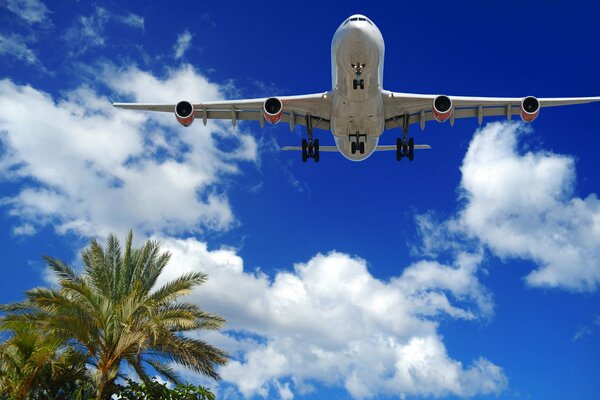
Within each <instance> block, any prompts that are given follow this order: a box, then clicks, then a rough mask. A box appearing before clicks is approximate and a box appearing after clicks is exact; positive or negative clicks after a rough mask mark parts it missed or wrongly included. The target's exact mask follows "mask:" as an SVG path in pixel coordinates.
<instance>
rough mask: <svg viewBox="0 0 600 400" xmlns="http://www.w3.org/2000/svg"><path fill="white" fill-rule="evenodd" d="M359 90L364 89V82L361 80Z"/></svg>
mask: <svg viewBox="0 0 600 400" xmlns="http://www.w3.org/2000/svg"><path fill="white" fill-rule="evenodd" d="M360 88H361V89H364V88H365V80H364V79H361V80H360Z"/></svg>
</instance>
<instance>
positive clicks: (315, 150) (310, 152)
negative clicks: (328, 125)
mask: <svg viewBox="0 0 600 400" xmlns="http://www.w3.org/2000/svg"><path fill="white" fill-rule="evenodd" d="M306 132H307V133H308V140H306V139H302V162H306V161H307V160H308V159H309V158H312V159H313V160H315V162H319V160H320V158H321V157H320V154H319V139H315V140H314V141H313V126H312V116H311V115H307V116H306Z"/></svg>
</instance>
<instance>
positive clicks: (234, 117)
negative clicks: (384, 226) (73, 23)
mask: <svg viewBox="0 0 600 400" xmlns="http://www.w3.org/2000/svg"><path fill="white" fill-rule="evenodd" d="M384 50H385V46H384V42H383V36H382V35H381V32H380V31H379V29H378V28H377V26H376V25H375V24H374V23H373V22H372V21H371V20H370V19H369V18H367V17H365V16H364V15H361V14H355V15H352V16H350V17H349V18H347V19H346V20H345V21H343V22H342V23H341V25H340V26H339V28H338V29H337V30H336V32H335V34H334V36H333V40H332V42H331V76H332V89H331V90H329V91H326V92H322V93H315V94H307V95H299V96H276V97H269V98H261V99H246V100H231V101H228V100H226V101H210V102H201V103H192V102H190V101H187V100H183V101H180V102H178V103H176V104H150V103H112V105H113V106H114V107H119V108H125V109H132V110H147V111H161V112H174V113H175V117H176V119H177V121H178V122H179V123H180V124H181V125H183V126H186V127H187V126H190V125H191V124H192V122H193V121H194V119H196V118H198V119H202V122H203V123H204V125H206V121H207V120H209V119H221V120H230V121H231V124H232V126H233V127H234V128H235V126H236V123H237V121H244V120H255V121H256V120H258V121H259V123H260V126H261V128H262V127H264V123H265V121H267V122H268V123H270V124H277V123H279V122H285V123H288V124H289V127H290V130H291V131H293V130H294V127H295V126H296V125H304V126H305V127H306V131H307V136H308V137H307V138H306V139H302V143H301V146H287V147H283V148H282V150H295V151H300V152H301V153H302V161H303V162H306V161H307V160H308V159H313V160H314V161H315V162H319V160H320V152H339V153H341V154H342V155H343V156H344V157H346V158H347V159H349V160H351V161H363V160H366V159H367V158H368V157H369V156H371V155H372V154H373V153H374V152H376V151H395V152H396V160H398V161H400V160H401V159H402V158H403V157H406V158H408V159H409V160H410V161H412V160H413V159H414V150H420V149H430V148H431V147H430V146H429V145H418V144H415V143H414V139H413V138H412V137H408V130H409V126H410V125H412V124H417V123H418V124H420V126H421V129H425V123H426V122H427V121H432V120H435V121H437V122H445V121H447V120H449V121H450V125H452V126H453V125H454V120H455V119H456V118H477V119H478V122H479V124H480V125H481V123H482V120H483V117H487V116H506V117H507V118H508V120H510V119H511V117H512V116H513V115H520V116H521V119H522V120H523V121H525V122H531V121H533V120H534V119H535V118H537V116H538V115H539V112H540V109H541V108H543V107H552V106H562V105H568V104H583V103H590V102H595V101H600V97H573V98H539V99H538V98H536V97H534V96H527V97H466V96H447V95H444V94H412V93H398V92H391V91H388V90H384V89H383V61H384ZM393 128H400V129H401V130H402V137H401V138H398V139H397V140H396V144H395V145H379V139H380V137H381V136H382V134H383V132H384V131H385V130H387V129H393ZM314 129H323V130H329V131H330V132H331V133H332V134H333V138H334V141H335V146H320V145H319V139H317V138H314V134H313V130H314Z"/></svg>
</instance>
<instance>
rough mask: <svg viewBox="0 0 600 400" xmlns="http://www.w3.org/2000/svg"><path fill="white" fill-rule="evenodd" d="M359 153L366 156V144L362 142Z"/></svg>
mask: <svg viewBox="0 0 600 400" xmlns="http://www.w3.org/2000/svg"><path fill="white" fill-rule="evenodd" d="M358 151H359V152H360V154H365V142H360V143H359V144H358Z"/></svg>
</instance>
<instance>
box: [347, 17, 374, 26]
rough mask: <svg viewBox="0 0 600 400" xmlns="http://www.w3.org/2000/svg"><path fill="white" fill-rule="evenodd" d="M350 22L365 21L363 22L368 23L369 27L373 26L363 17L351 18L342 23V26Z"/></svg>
mask: <svg viewBox="0 0 600 400" xmlns="http://www.w3.org/2000/svg"><path fill="white" fill-rule="evenodd" d="M352 21H365V22H368V23H369V24H370V25H373V23H372V22H371V20H369V18H365V17H352V18H348V19H347V20H346V21H345V22H344V25H346V24H347V23H348V22H352Z"/></svg>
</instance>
